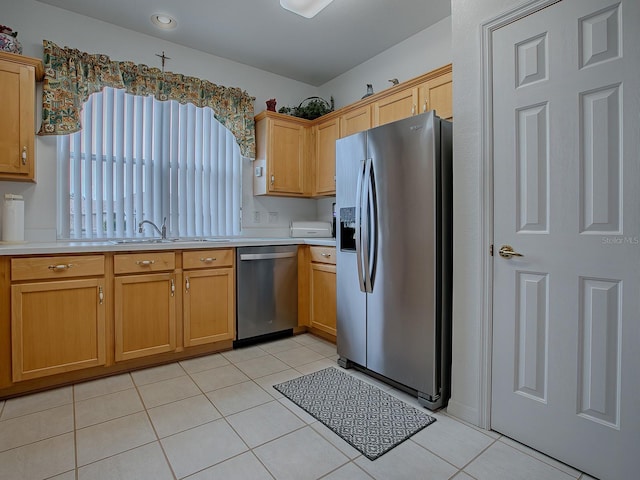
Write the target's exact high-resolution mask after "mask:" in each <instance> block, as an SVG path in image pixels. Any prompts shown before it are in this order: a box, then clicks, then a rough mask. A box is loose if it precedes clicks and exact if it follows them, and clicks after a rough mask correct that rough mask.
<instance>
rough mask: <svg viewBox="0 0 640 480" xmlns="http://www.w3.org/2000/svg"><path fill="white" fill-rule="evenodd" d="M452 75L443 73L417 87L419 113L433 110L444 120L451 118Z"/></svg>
mask: <svg viewBox="0 0 640 480" xmlns="http://www.w3.org/2000/svg"><path fill="white" fill-rule="evenodd" d="M452 95H453V73H451V72H449V73H445V74H444V75H440V76H438V77H436V78H433V79H431V80H429V81H427V82H425V83H423V84H422V85H420V86H419V87H418V99H419V100H418V101H419V103H418V105H419V107H420V111H419V113H423V112H428V111H429V110H435V111H436V115H438V116H439V117H440V118H444V119H446V120H451V119H452V118H453V103H452V99H453V96H452Z"/></svg>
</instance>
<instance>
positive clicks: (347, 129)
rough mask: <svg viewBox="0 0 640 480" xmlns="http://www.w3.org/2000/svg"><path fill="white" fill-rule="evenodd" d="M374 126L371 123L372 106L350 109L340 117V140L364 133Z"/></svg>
mask: <svg viewBox="0 0 640 480" xmlns="http://www.w3.org/2000/svg"><path fill="white" fill-rule="evenodd" d="M372 126H373V124H372V123H371V105H369V104H366V105H362V106H360V107H358V108H353V109H348V110H347V111H346V112H345V113H343V114H342V116H341V117H340V138H342V137H347V136H349V135H352V134H354V133H358V132H363V131H365V130H368V129H370V128H371V127H372Z"/></svg>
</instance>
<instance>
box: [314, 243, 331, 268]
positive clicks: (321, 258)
mask: <svg viewBox="0 0 640 480" xmlns="http://www.w3.org/2000/svg"><path fill="white" fill-rule="evenodd" d="M310 250H311V261H312V262H317V263H331V264H333V265H335V264H336V249H335V248H334V247H311V248H310Z"/></svg>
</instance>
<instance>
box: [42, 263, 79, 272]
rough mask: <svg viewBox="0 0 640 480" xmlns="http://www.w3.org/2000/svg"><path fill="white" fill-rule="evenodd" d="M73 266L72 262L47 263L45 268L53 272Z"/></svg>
mask: <svg viewBox="0 0 640 480" xmlns="http://www.w3.org/2000/svg"><path fill="white" fill-rule="evenodd" d="M71 267H73V263H67V264H62V263H61V264H60V265H49V266H48V267H47V268H48V269H49V270H52V271H54V272H64V271H65V270H69V269H70V268H71Z"/></svg>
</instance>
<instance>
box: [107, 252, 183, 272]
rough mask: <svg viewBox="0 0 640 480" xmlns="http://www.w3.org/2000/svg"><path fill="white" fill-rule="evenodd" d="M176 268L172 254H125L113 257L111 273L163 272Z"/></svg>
mask: <svg viewBox="0 0 640 480" xmlns="http://www.w3.org/2000/svg"><path fill="white" fill-rule="evenodd" d="M175 268H176V257H175V254H174V253H173V252H147V253H125V254H121V255H116V256H115V257H113V273H115V274H116V275H120V274H122V273H148V272H164V271H168V270H174V269H175Z"/></svg>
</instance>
